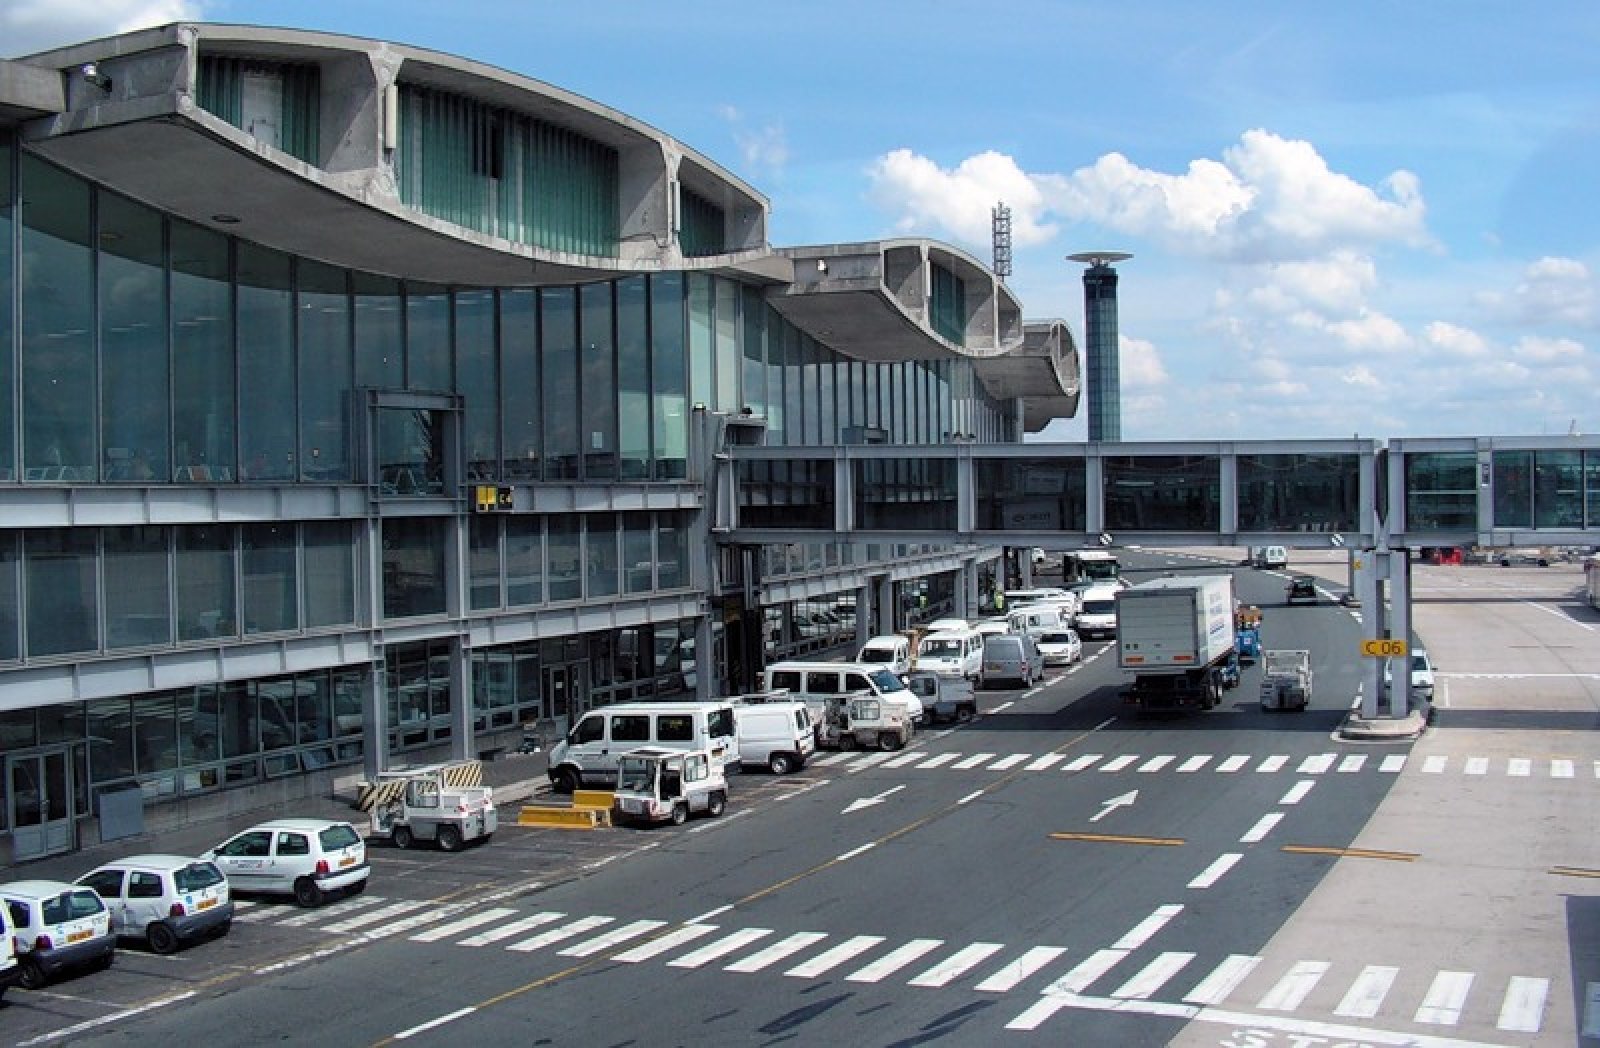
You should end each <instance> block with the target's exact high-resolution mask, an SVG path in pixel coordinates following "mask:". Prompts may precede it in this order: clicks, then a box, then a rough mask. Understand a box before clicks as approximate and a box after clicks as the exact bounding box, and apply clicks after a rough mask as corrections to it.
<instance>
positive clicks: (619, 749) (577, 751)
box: [548, 667, 898, 793]
mask: <svg viewBox="0 0 1600 1048" xmlns="http://www.w3.org/2000/svg"><path fill="white" fill-rule="evenodd" d="M878 672H880V673H882V674H883V675H884V676H885V677H887V678H889V679H890V680H898V678H896V677H895V676H894V674H892V673H890V672H889V671H888V670H885V669H883V668H882V667H879V668H878ZM771 687H772V686H771V685H768V688H769V690H770V688H771ZM644 746H657V747H660V748H661V749H667V750H694V749H704V750H706V751H707V752H709V753H710V754H711V756H712V759H713V760H715V761H716V762H717V766H718V767H719V768H725V767H726V766H727V765H728V764H731V763H734V762H736V761H738V759H739V740H738V735H737V732H736V731H735V729H734V720H733V704H732V703H730V702H729V701H727V700H726V699H715V700H712V701H710V702H692V701H691V702H616V703H612V704H611V705H609V706H602V707H600V708H598V709H593V710H590V711H589V712H588V713H585V714H584V715H583V716H582V717H581V718H579V720H578V722H577V723H576V724H574V725H573V726H572V728H571V730H569V731H568V732H567V736H566V738H564V739H562V740H561V741H560V742H558V743H556V744H555V745H554V746H552V747H551V748H550V758H549V768H548V774H549V776H550V785H552V786H554V787H555V789H556V792H557V793H571V792H573V791H574V790H580V789H583V788H585V787H588V786H605V787H609V786H611V785H613V784H614V783H615V782H616V781H617V767H618V764H619V762H620V761H621V759H622V755H623V754H624V753H630V752H632V751H634V750H636V749H639V748H641V747H644Z"/></svg>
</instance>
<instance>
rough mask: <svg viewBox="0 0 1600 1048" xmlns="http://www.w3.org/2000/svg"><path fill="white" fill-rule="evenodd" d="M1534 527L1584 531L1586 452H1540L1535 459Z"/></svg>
mask: <svg viewBox="0 0 1600 1048" xmlns="http://www.w3.org/2000/svg"><path fill="white" fill-rule="evenodd" d="M1533 526H1534V527H1536V528H1581V527H1583V452H1581V451H1541V452H1539V453H1538V454H1536V455H1535V456H1534V465H1533Z"/></svg>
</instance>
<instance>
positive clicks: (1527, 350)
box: [1511, 335, 1583, 364]
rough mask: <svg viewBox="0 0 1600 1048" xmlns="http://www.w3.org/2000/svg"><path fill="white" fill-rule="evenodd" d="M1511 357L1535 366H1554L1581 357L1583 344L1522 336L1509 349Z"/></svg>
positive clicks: (1561, 339)
mask: <svg viewBox="0 0 1600 1048" xmlns="http://www.w3.org/2000/svg"><path fill="white" fill-rule="evenodd" d="M1511 352H1512V355H1513V356H1515V357H1516V358H1517V359H1518V360H1526V361H1530V362H1532V363H1535V364H1554V363H1558V362H1570V361H1574V360H1578V359H1581V358H1582V357H1583V344H1582V343H1580V342H1574V341H1573V340H1572V339H1570V338H1541V337H1539V336H1538V335H1524V336H1523V337H1522V338H1520V339H1518V340H1517V344H1516V345H1514V346H1512V347H1511Z"/></svg>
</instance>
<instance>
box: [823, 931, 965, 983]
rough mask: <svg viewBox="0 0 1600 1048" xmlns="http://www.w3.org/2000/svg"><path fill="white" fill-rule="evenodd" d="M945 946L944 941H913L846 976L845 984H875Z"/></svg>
mask: <svg viewBox="0 0 1600 1048" xmlns="http://www.w3.org/2000/svg"><path fill="white" fill-rule="evenodd" d="M943 945H944V940H943V939H912V940H911V941H910V942H908V943H906V944H905V945H903V946H900V947H898V948H896V949H893V950H890V951H889V952H888V953H886V954H884V955H883V956H882V957H879V958H878V959H877V960H875V961H873V962H872V963H871V964H869V965H866V966H865V967H862V968H858V969H856V970H855V971H853V972H851V973H850V974H849V975H846V976H845V977H844V978H845V982H859V983H875V982H878V981H879V980H881V979H884V978H886V977H887V976H890V975H893V974H894V973H895V972H897V971H899V970H900V969H901V968H904V967H905V966H906V965H908V964H910V963H911V962H912V961H915V960H916V959H917V958H919V957H923V956H926V955H927V954H930V953H932V952H933V951H934V950H937V949H938V948H939V947H941V946H943Z"/></svg>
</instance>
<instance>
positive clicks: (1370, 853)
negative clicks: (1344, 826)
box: [1283, 844, 1420, 862]
mask: <svg viewBox="0 0 1600 1048" xmlns="http://www.w3.org/2000/svg"><path fill="white" fill-rule="evenodd" d="M1283 850H1284V851H1286V852H1293V853H1294V854H1296V855H1337V856H1339V857H1340V858H1342V859H1389V860H1390V861H1393V862H1416V861H1417V859H1418V858H1420V856H1419V855H1418V854H1417V853H1416V852H1398V851H1376V850H1374V849H1372V848H1320V847H1316V846H1313V845H1309V844H1286V845H1284V846H1283Z"/></svg>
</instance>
